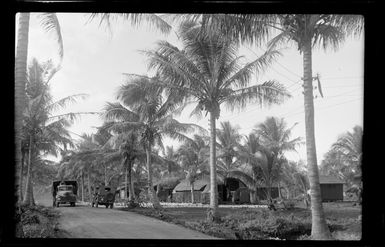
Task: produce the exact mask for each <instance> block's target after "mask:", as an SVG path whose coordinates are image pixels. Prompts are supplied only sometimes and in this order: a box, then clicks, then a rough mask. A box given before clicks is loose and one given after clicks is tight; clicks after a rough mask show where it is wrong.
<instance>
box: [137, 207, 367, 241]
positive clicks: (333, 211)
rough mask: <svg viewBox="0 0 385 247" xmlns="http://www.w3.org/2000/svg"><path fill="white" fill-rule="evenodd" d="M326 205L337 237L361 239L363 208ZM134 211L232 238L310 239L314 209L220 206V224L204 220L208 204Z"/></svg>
mask: <svg viewBox="0 0 385 247" xmlns="http://www.w3.org/2000/svg"><path fill="white" fill-rule="evenodd" d="M323 207H324V211H325V215H326V218H327V222H328V225H329V229H330V230H331V232H332V235H333V238H334V239H338V240H359V239H360V238H361V219H360V218H361V216H360V215H361V207H359V206H354V205H353V203H352V202H330V203H323ZM131 211H134V212H137V213H141V214H145V215H149V216H152V217H157V218H159V219H163V220H166V221H169V222H173V223H177V224H181V225H184V226H187V227H190V228H192V229H196V230H200V231H202V232H204V233H206V234H210V235H213V236H217V237H222V238H228V239H260V238H262V239H264V238H274V239H277V238H278V239H282V238H285V239H309V237H310V236H309V235H310V232H311V216H310V215H311V214H310V210H308V209H306V208H304V207H302V206H298V207H295V208H293V209H290V210H277V211H270V210H267V209H263V208H246V207H244V208H239V207H237V208H229V207H221V206H220V207H219V215H220V216H221V218H222V222H220V223H218V224H207V223H205V222H204V221H205V219H206V211H207V207H180V206H179V207H172V206H167V207H165V208H164V210H163V212H162V215H161V216H159V213H154V212H153V211H152V210H149V209H147V208H136V209H131ZM259 233H263V234H261V235H260V234H259Z"/></svg>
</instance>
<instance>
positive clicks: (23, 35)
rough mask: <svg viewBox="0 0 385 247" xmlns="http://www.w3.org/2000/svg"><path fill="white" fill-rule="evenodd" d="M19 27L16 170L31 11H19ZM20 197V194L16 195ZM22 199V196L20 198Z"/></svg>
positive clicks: (18, 185) (16, 71)
mask: <svg viewBox="0 0 385 247" xmlns="http://www.w3.org/2000/svg"><path fill="white" fill-rule="evenodd" d="M19 15H20V16H19V28H18V31H17V46H16V57H15V139H16V140H15V142H16V145H15V149H16V150H15V162H16V169H15V170H16V171H17V169H19V168H20V167H21V155H22V154H21V139H22V137H21V129H22V125H23V124H22V118H23V110H24V101H25V83H26V81H27V78H26V75H27V57H28V33H29V15H30V14H29V13H19ZM15 178H16V179H15V182H16V184H15V187H16V190H15V192H16V193H17V194H20V193H22V191H20V181H19V180H20V177H19V176H18V174H17V173H16V174H15ZM16 198H18V195H16ZM18 201H19V202H20V201H21V198H19V200H18Z"/></svg>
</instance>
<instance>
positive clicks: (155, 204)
mask: <svg viewBox="0 0 385 247" xmlns="http://www.w3.org/2000/svg"><path fill="white" fill-rule="evenodd" d="M146 157H147V172H148V174H147V185H148V194H149V196H150V198H151V202H152V206H153V207H154V208H155V209H161V208H162V206H161V205H160V203H159V200H158V197H157V196H156V194H155V190H154V187H153V185H152V165H151V145H150V144H147V148H146Z"/></svg>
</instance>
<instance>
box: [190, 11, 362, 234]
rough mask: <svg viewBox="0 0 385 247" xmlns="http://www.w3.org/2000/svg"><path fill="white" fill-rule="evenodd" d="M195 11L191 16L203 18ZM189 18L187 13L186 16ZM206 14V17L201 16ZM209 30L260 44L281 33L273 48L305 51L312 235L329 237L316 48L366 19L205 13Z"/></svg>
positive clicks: (353, 32) (334, 42) (356, 31)
mask: <svg viewBox="0 0 385 247" xmlns="http://www.w3.org/2000/svg"><path fill="white" fill-rule="evenodd" d="M199 17H200V16H199V15H191V16H190V17H189V18H199ZM185 18H186V17H185ZM200 18H202V17H200ZM202 19H203V24H205V27H206V28H205V30H207V33H210V32H212V31H213V30H218V29H220V30H222V31H223V32H225V33H227V35H229V36H231V37H233V38H235V39H237V40H238V41H240V42H246V43H249V44H254V43H256V44H260V43H261V42H263V41H266V40H267V39H268V38H270V37H272V36H271V35H272V34H274V33H275V34H277V32H278V34H277V35H276V36H275V37H274V38H272V39H271V40H270V42H269V47H270V49H273V48H274V47H276V46H278V45H280V44H287V42H289V41H293V42H294V43H295V44H296V45H297V47H298V50H299V52H300V53H302V54H303V71H304V72H303V81H304V84H303V86H304V107H305V129H306V149H307V164H308V170H309V172H308V176H309V180H310V185H311V186H310V188H311V201H312V238H313V239H329V238H330V236H331V235H330V231H329V230H328V228H327V225H326V220H325V216H324V213H323V209H322V203H321V194H320V186H319V176H318V166H317V158H316V148H315V135H314V104H313V80H314V79H315V78H314V77H313V75H312V50H313V48H315V47H316V46H320V47H322V48H324V49H328V48H334V49H335V50H337V49H338V47H339V46H340V45H341V44H342V43H343V42H344V41H345V39H346V38H347V37H351V36H356V37H357V36H359V35H360V34H361V33H362V31H363V26H364V19H363V17H362V16H358V15H333V14H285V15H225V14H222V15H204V18H202Z"/></svg>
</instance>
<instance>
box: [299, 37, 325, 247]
mask: <svg viewBox="0 0 385 247" xmlns="http://www.w3.org/2000/svg"><path fill="white" fill-rule="evenodd" d="M303 79H304V105H305V129H306V156H307V166H308V177H309V183H310V196H311V215H312V230H311V235H312V238H313V239H315V240H322V239H330V238H331V235H330V231H329V229H328V226H327V224H326V219H325V215H324V211H323V208H322V200H321V188H320V184H319V175H318V166H317V155H316V146H315V135H314V104H313V78H312V51H311V39H307V40H306V41H305V44H304V45H303Z"/></svg>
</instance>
